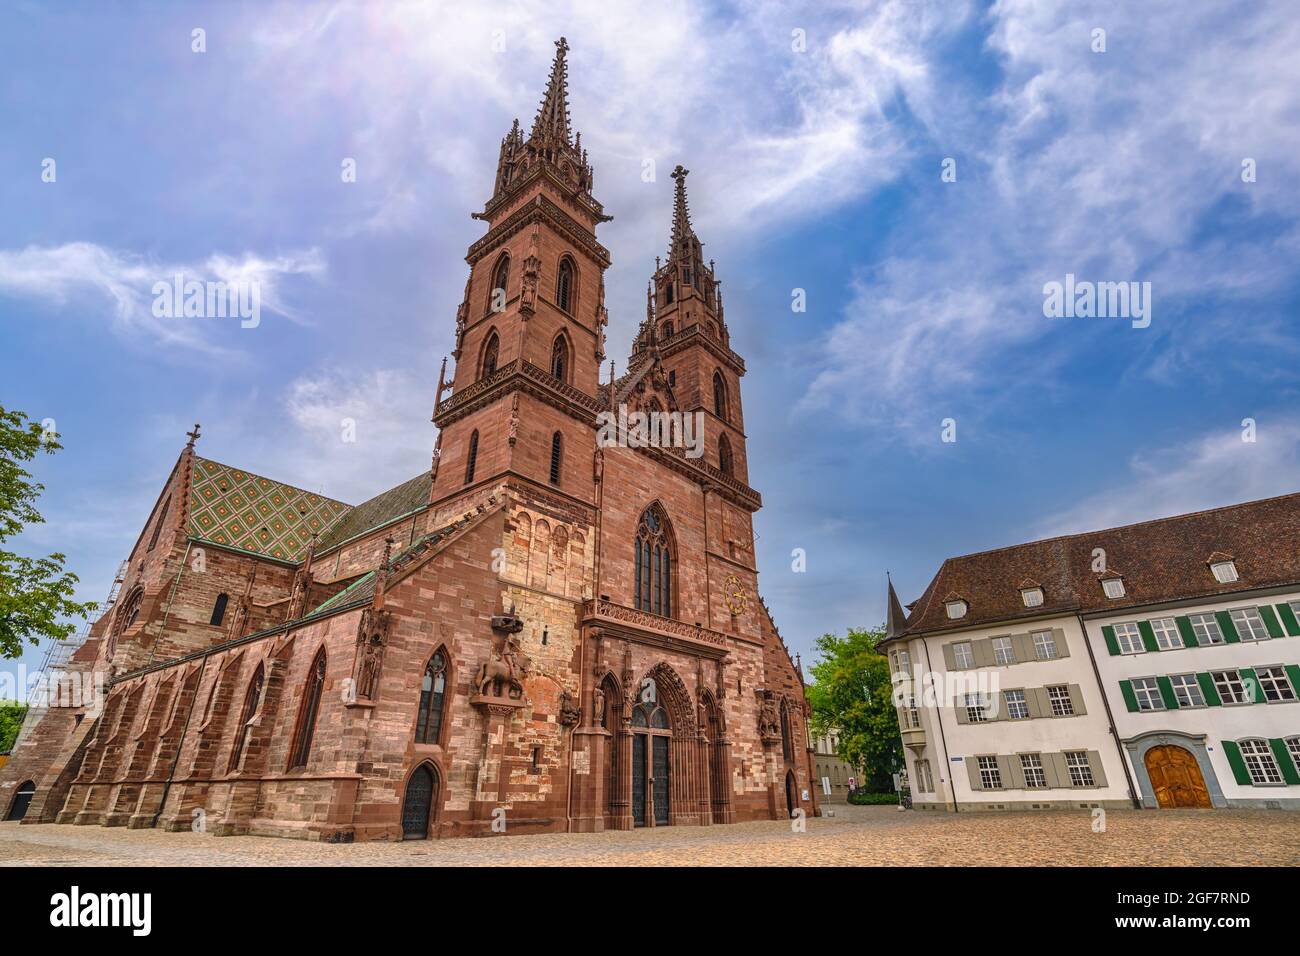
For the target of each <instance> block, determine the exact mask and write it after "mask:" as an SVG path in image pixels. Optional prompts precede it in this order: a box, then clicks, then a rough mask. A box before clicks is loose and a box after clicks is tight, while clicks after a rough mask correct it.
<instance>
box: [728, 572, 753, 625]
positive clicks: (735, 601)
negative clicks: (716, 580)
mask: <svg viewBox="0 0 1300 956" xmlns="http://www.w3.org/2000/svg"><path fill="white" fill-rule="evenodd" d="M724 591H725V595H726V600H727V610H728V611H730V612H731V613H732V615H733V616H735V615H739V614H740V613H741V612H743V611H744V610H745V602H746V601H747V600H748V599H749V594H748V592H746V591H745V586H744V585H743V584H741V583H740V578H738V577H736V576H735V575H734V574H728V575H727V581H726V585H725V588H724Z"/></svg>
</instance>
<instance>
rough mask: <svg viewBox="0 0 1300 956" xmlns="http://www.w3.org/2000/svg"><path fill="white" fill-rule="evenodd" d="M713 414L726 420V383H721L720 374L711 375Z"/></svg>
mask: <svg viewBox="0 0 1300 956" xmlns="http://www.w3.org/2000/svg"><path fill="white" fill-rule="evenodd" d="M713 414H715V415H717V416H718V417H719V418H721V419H722V420H723V421H726V420H727V383H726V382H725V381H723V379H722V373H721V372H714V373H713Z"/></svg>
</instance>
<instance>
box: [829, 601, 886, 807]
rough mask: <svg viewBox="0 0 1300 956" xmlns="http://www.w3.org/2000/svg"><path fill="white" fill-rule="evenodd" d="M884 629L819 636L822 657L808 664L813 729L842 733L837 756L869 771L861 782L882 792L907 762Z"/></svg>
mask: <svg viewBox="0 0 1300 956" xmlns="http://www.w3.org/2000/svg"><path fill="white" fill-rule="evenodd" d="M884 636H885V629H884V627H880V628H878V629H876V630H874V631H871V630H866V629H863V628H854V627H851V628H849V631H848V635H847V636H845V637H840V636H839V635H837V634H823V635H822V636H821V637H819V638H818V639H817V650H818V651H819V654H818V660H817V663H816V664H813V665H812V667H811V668H809V673H811V674H812V678H813V685H812V686H811V687H810V688H808V700H809V703H810V704H811V705H812V727H813V733H815V734H817V735H819V736H820V735H822V734H825V733H826V732H827V731H828V730H830V729H832V728H834V729H835V730H836V731H837V732H838V736H839V747H838V755H839V756H840V757H841V758H842V759H844V760H846V761H848V763H849V764H850V765H852V766H854V767H862V768H864V770H865V775H866V779H865V780H864V781H863V782H862V785H863V786H865V787H866V788H867V789H869V790H872V791H875V792H879V793H883V792H886V791H889V790H892V789H893V785H894V784H893V779H892V775H893V774H894V773H895V772H896V771H898V770H901V769H902V767H903V747H902V743H901V742H900V740H899V736H898V712H897V711H896V710H895V709H894V702H893V685H892V684H891V683H890V680H889V660H888V658H886V657H885V656H884V655H883V654H881V653H880V652H878V651H877V650H876V645H877V644H879V643H880V642H881V640H883V639H884Z"/></svg>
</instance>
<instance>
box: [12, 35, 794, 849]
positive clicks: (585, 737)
mask: <svg viewBox="0 0 1300 956" xmlns="http://www.w3.org/2000/svg"><path fill="white" fill-rule="evenodd" d="M558 47H559V48H558V52H557V55H556V59H555V64H554V67H553V69H552V73H551V76H550V79H549V82H548V85H547V90H546V93H545V96H544V98H543V101H542V105H541V108H540V110H539V111H538V115H537V118H536V120H535V122H534V124H533V128H532V131H531V133H530V134H529V135H528V136H527V138H525V137H524V135H523V132H522V130H521V128H520V126H519V124H518V122H516V123H515V126H514V128H513V129H512V130H511V131H510V133H509V135H508V136H507V137H506V138H505V140H503V142H502V146H501V158H500V162H499V165H498V170H497V177H496V184H495V190H494V193H493V196H492V198H491V199H490V200H489V201H488V203H487V205H486V207H485V208H484V210H483V211H482V212H481V213H478V214H476V215H477V218H479V219H482V220H483V221H484V222H485V223H486V225H487V231H486V233H485V235H484V236H483V237H482V238H481V239H479V240H478V241H477V242H475V243H474V244H473V245H472V246H471V247H470V250H469V254H468V256H467V260H468V262H469V265H470V275H469V280H468V282H467V284H466V291H465V298H464V301H463V303H462V305H461V306H460V309H459V311H458V314H457V318H456V349H455V351H454V353H453V355H454V357H455V360H456V364H455V374H454V377H453V378H452V380H451V382H449V383H448V382H445V380H444V381H442V382H440V384H439V391H438V396H437V404H436V409H435V413H434V421H435V422H436V423H437V425H438V427H439V436H438V443H437V447H436V448H435V450H434V453H433V463H432V467H431V468H430V470H429V471H427V472H425V473H424V474H422V475H419V476H417V477H416V478H414V479H412V480H411V481H409V482H406V483H405V484H403V485H399V486H398V487H396V488H393V489H390V490H388V491H386V492H384V493H383V494H381V495H379V496H377V497H376V498H374V499H372V500H371V501H368V502H365V503H364V504H361V505H358V506H356V507H351V506H348V505H346V504H344V503H342V502H334V501H329V500H328V499H323V498H320V497H319V496H315V495H312V494H310V493H308V492H304V491H301V490H300V489H296V488H292V487H290V486H287V485H283V484H281V483H278V482H273V481H270V480H268V479H265V478H261V477H259V476H257V475H252V474H250V473H248V472H244V471H241V470H239V469H233V468H229V467H228V466H225V465H221V464H219V463H217V462H213V461H210V460H208V459H205V458H202V457H200V456H199V455H198V454H197V453H196V450H195V438H196V437H197V435H193V436H191V440H190V442H189V444H188V445H187V446H186V447H185V449H184V451H183V452H182V453H181V455H180V459H179V461H178V462H177V465H176V467H175V469H174V470H173V472H172V474H171V475H170V477H169V478H168V481H167V484H166V486H165V488H164V489H163V491H162V493H161V494H160V495H159V498H158V504H157V505H156V507H155V509H154V513H153V514H152V515H151V516H150V519H149V522H148V523H147V524H146V526H145V528H144V530H143V531H142V532H141V535H140V539H139V541H137V543H136V545H135V547H134V549H133V550H132V552H131V555H130V557H129V559H128V571H127V577H126V579H125V581H124V582H123V586H122V589H121V594H122V597H121V598H120V599H119V600H118V601H117V602H116V603H115V605H114V606H113V607H111V608H109V610H108V611H107V612H106V613H105V614H104V615H103V616H102V617H101V618H100V619H99V620H98V621H97V622H96V623H95V624H94V626H93V628H92V630H91V639H90V640H89V641H87V643H86V644H85V645H84V646H83V647H82V648H81V650H80V651H79V652H78V653H77V655H76V656H75V658H74V661H73V664H72V667H74V668H77V669H80V670H82V671H100V672H103V673H105V674H107V675H108V686H107V693H106V696H105V698H104V699H103V700H102V701H101V702H100V703H101V706H100V707H99V708H98V709H88V708H86V707H79V706H55V707H52V708H51V709H50V710H49V711H48V712H47V713H46V715H45V716H44V717H43V718H42V719H41V720H40V722H39V723H38V724H36V726H35V727H34V729H33V730H32V732H30V733H29V734H27V735H26V736H25V737H24V738H23V740H22V741H21V743H20V745H19V747H18V748H17V750H16V752H15V753H14V755H13V758H12V759H11V761H10V762H9V764H8V765H7V766H6V767H5V768H3V770H0V811H4V812H7V811H8V808H9V806H10V805H11V803H12V802H13V800H14V799H15V795H16V794H17V792H18V791H19V789H20V788H23V784H33V785H34V786H35V791H36V792H35V795H34V797H33V798H32V801H31V804H30V806H29V808H28V810H27V813H26V816H25V818H24V819H25V821H26V822H50V821H59V822H65V823H78V824H100V825H105V826H123V825H125V826H131V827H155V826H156V827H163V828H165V829H172V830H176V829H191V828H194V829H200V828H201V829H203V830H205V831H206V832H209V833H212V834H216V835H223V834H234V833H255V834H268V835H279V836H295V837H301V838H307V839H323V840H331V841H348V840H353V839H401V838H403V837H404V836H405V837H408V838H409V837H425V836H429V837H440V836H461V835H488V834H493V833H507V834H515V833H531V832H553V831H566V830H572V831H597V830H602V829H611V828H614V829H618V828H629V827H632V826H641V825H644V826H663V825H709V824H715V823H729V822H732V821H738V820H752V819H774V818H784V817H786V816H787V815H789V814H790V812H791V811H792V810H798V809H802V810H803V811H804V812H807V813H816V812H817V808H816V805H815V799H816V798H815V796H814V793H815V790H814V787H813V783H812V779H811V774H810V770H811V757H810V754H809V751H808V748H807V747H806V740H807V733H806V730H805V718H806V713H805V705H804V698H803V693H802V687H803V683H802V675H801V674H800V672H799V669H798V667H797V665H796V664H795V663H794V662H793V661H792V660H791V657H790V655H789V653H788V652H787V650H786V648H785V645H784V644H783V642H782V641H781V638H780V636H779V635H778V633H777V631H776V628H775V625H774V624H773V622H772V620H771V617H770V616H769V615H768V613H767V609H766V606H765V605H764V604H763V603H762V602H761V600H760V599H759V598H758V597H757V594H758V590H757V572H756V567H755V555H754V548H753V525H752V516H753V513H754V511H755V510H757V508H758V507H759V506H760V503H761V502H760V498H759V495H758V494H757V492H755V491H754V490H753V489H752V488H750V486H749V485H748V463H747V457H746V454H745V431H744V424H743V416H742V412H741V402H740V379H741V376H743V374H744V372H745V365H744V362H743V360H742V359H741V358H740V356H739V355H737V354H736V353H735V352H734V351H732V349H731V347H730V334H729V331H728V329H727V325H726V323H725V321H724V316H723V308H722V301H721V293H720V290H719V287H718V283H717V280H716V278H715V273H714V269H713V265H712V263H710V264H708V265H705V263H704V262H703V259H702V255H701V245H700V242H699V240H698V239H697V238H696V236H695V233H694V231H693V228H692V226H691V222H690V218H689V213H688V209H687V205H686V194H685V175H686V173H685V171H684V170H682V169H681V168H680V167H678V170H677V171H676V172H675V173H674V177H675V179H676V186H677V189H676V203H675V210H674V216H673V225H672V239H671V247H670V250H669V255H668V258H667V260H666V262H662V263H660V264H659V265H658V266H657V268H656V271H655V272H654V274H653V275H652V277H651V280H650V287H649V292H648V303H647V316H646V320H645V322H644V323H643V324H642V326H641V329H640V331H639V333H638V336H637V338H636V341H635V343H634V345H633V351H632V355H631V358H630V361H629V364H628V371H627V373H626V374H625V375H623V376H622V377H621V378H618V379H616V380H613V381H610V382H606V383H602V382H601V381H600V370H601V367H602V364H603V362H604V359H605V352H604V329H605V325H606V321H607V315H606V311H605V306H604V279H603V274H604V271H605V269H606V268H607V267H608V265H609V255H608V253H607V251H606V250H605V249H604V247H603V246H601V245H600V243H599V242H598V241H597V240H596V236H595V230H596V227H597V226H598V225H599V224H600V223H601V222H602V221H605V220H606V219H607V218H608V217H607V216H605V215H604V212H603V210H602V207H601V206H600V204H599V203H598V202H597V201H596V200H595V199H594V198H593V196H592V193H591V185H592V169H591V167H590V165H589V164H588V162H587V158H586V153H585V152H584V151H582V149H581V146H580V137H579V138H578V139H577V140H575V139H574V137H573V136H572V133H571V131H570V127H569V117H568V111H567V105H566V88H565V84H566V75H565V70H566V62H565V57H566V49H567V47H566V45H565V44H564V42H563V41H561V42H560V44H559V45H558ZM448 391H450V395H447V394H446V393H447V392H448ZM620 406H626V407H627V408H628V409H631V410H643V411H651V410H657V411H665V412H683V413H697V412H698V413H702V415H703V421H704V454H703V457H701V458H691V457H688V456H687V455H686V454H685V453H684V451H683V450H682V449H680V448H629V447H601V446H600V445H599V444H598V422H599V419H598V416H599V415H600V413H602V412H605V411H609V410H617V409H618V408H619V407H620ZM59 703H63V704H67V703H68V702H67V701H60V702H59Z"/></svg>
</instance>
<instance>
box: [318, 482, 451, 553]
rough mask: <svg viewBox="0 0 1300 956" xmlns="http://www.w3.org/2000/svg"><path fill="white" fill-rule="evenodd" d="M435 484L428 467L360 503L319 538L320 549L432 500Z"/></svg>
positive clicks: (353, 536)
mask: <svg viewBox="0 0 1300 956" xmlns="http://www.w3.org/2000/svg"><path fill="white" fill-rule="evenodd" d="M432 488H433V472H432V471H426V472H424V473H423V474H419V475H416V476H415V477H414V478H412V479H411V480H410V481H404V482H402V484H400V485H398V486H396V487H395V488H389V489H388V490H387V491H385V492H381V493H380V494H377V495H375V497H373V498H371V499H370V500H369V501H366V502H363V503H362V504H359V505H357V506H356V507H355V508H353V509H352V510H351V511H349V512H348V513H347V514H346V515H344V516H343V517H342V518H340V519H339V520H338V521H336V522H334V524H333V525H332V526H331V527H330V528H329V529H328V530H327V531H326V532H325V533H324V534H323V535H321V538H320V540H319V541H318V542H316V553H317V554H321V553H323V552H325V551H328V550H329V549H330V548H332V547H334V546H335V545H338V544H342V543H343V542H344V541H347V540H348V539H350V538H355V537H356V536H357V535H359V534H364V533H365V532H367V531H369V530H370V529H371V528H378V527H379V526H380V525H383V524H387V523H388V522H389V521H392V520H393V519H394V518H397V517H400V516H401V515H404V514H409V513H410V512H412V511H415V510H416V509H417V508H419V507H420V506H421V505H426V504H428V503H429V492H430V489H432Z"/></svg>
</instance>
